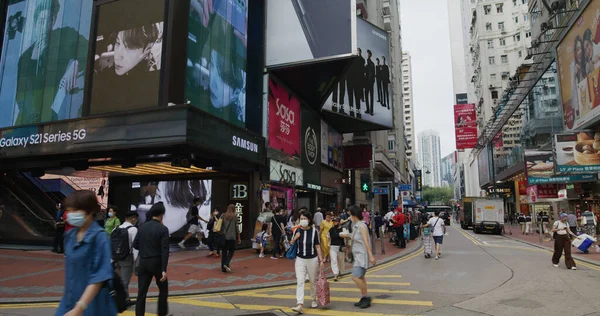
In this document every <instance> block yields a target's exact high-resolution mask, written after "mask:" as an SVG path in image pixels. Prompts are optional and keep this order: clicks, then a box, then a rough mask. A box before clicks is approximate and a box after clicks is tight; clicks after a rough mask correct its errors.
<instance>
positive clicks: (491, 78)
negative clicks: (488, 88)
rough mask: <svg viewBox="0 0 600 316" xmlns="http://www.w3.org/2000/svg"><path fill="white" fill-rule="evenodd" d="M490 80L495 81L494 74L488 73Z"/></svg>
mask: <svg viewBox="0 0 600 316" xmlns="http://www.w3.org/2000/svg"><path fill="white" fill-rule="evenodd" d="M490 81H492V82H494V81H496V74H490Z"/></svg>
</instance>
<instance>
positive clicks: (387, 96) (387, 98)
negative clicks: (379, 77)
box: [381, 81, 390, 109]
mask: <svg viewBox="0 0 600 316" xmlns="http://www.w3.org/2000/svg"><path fill="white" fill-rule="evenodd" d="M388 85H389V83H387V82H385V81H384V82H382V89H383V91H382V93H383V96H382V97H383V100H381V101H383V102H382V103H383V105H385V106H387V107H388V109H389V108H390V90H389V88H388Z"/></svg>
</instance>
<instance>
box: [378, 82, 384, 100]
mask: <svg viewBox="0 0 600 316" xmlns="http://www.w3.org/2000/svg"><path fill="white" fill-rule="evenodd" d="M382 94H383V83H382V81H381V79H377V102H379V103H382V101H383V100H382V98H381V97H382Z"/></svg>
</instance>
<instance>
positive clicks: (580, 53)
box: [556, 1, 600, 131]
mask: <svg viewBox="0 0 600 316" xmlns="http://www.w3.org/2000/svg"><path fill="white" fill-rule="evenodd" d="M598 15H600V2H598V1H590V3H589V5H588V6H587V8H586V9H585V10H584V11H583V13H582V14H581V16H580V17H579V19H578V20H577V21H576V22H575V24H574V25H573V27H572V28H571V30H569V32H568V33H567V35H566V36H565V37H564V38H563V40H562V41H561V42H560V44H559V45H558V47H557V49H556V53H557V60H558V71H559V76H560V90H561V97H562V105H563V115H564V123H565V129H566V130H567V131H572V130H575V129H580V128H584V127H586V126H588V125H590V124H591V123H593V122H594V121H595V120H597V118H598V117H600V116H599V115H598V114H600V107H599V105H600V85H598V81H599V80H600V19H598Z"/></svg>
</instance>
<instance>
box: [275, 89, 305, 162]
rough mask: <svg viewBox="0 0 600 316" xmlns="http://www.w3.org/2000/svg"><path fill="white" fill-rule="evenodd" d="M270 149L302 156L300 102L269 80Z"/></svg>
mask: <svg viewBox="0 0 600 316" xmlns="http://www.w3.org/2000/svg"><path fill="white" fill-rule="evenodd" d="M269 147H271V148H274V149H277V150H279V151H281V152H284V153H286V154H288V155H292V156H300V100H298V99H297V98H296V97H294V96H293V95H292V94H291V93H289V92H288V91H287V90H286V89H285V88H284V87H282V86H281V85H280V84H279V83H277V82H275V81H273V80H269Z"/></svg>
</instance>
